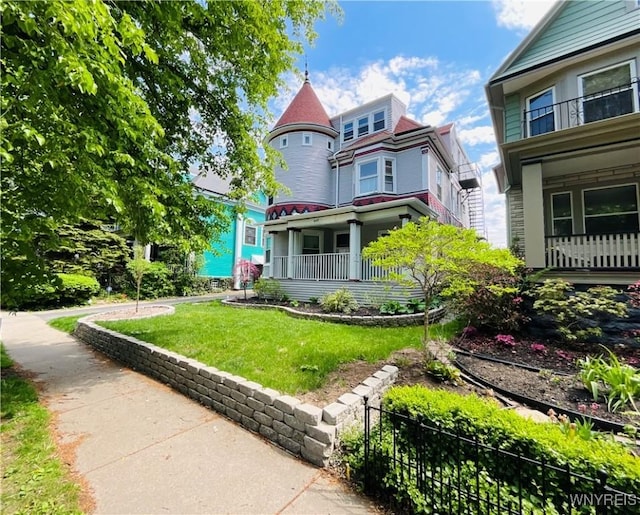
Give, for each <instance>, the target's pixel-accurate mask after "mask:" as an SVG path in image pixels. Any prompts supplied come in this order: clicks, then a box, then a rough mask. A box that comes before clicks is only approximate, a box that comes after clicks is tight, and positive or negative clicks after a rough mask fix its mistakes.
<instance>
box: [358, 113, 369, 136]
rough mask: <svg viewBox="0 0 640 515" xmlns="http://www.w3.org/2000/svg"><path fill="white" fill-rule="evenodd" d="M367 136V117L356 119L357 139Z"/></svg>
mask: <svg viewBox="0 0 640 515" xmlns="http://www.w3.org/2000/svg"><path fill="white" fill-rule="evenodd" d="M367 134H369V117H368V116H365V117H364V118H360V119H358V137H360V136H365V135H367Z"/></svg>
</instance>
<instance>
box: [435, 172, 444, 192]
mask: <svg viewBox="0 0 640 515" xmlns="http://www.w3.org/2000/svg"><path fill="white" fill-rule="evenodd" d="M442 173H443V172H442V170H441V169H440V167H438V168H436V196H437V197H438V200H442Z"/></svg>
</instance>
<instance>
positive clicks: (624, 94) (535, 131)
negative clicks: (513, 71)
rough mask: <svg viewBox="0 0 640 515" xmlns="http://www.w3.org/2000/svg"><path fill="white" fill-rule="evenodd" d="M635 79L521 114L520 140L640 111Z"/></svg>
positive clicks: (637, 80) (639, 98)
mask: <svg viewBox="0 0 640 515" xmlns="http://www.w3.org/2000/svg"><path fill="white" fill-rule="evenodd" d="M638 83H639V79H638V77H635V78H633V79H632V80H631V82H630V83H628V84H624V85H621V86H617V87H615V88H610V89H605V90H602V91H599V92H597V93H593V94H590V95H585V96H581V97H578V98H573V99H571V100H565V101H564V102H558V103H556V104H548V105H544V106H541V107H538V108H536V109H531V110H529V111H524V112H523V117H522V137H523V138H530V137H533V136H538V135H541V134H547V133H549V132H554V131H559V130H564V129H570V128H572V127H578V126H580V125H585V124H587V123H592V122H597V121H600V120H606V119H609V118H615V117H617V116H623V115H625V114H629V113H637V112H639V110H640V96H639V94H638V89H639V88H638Z"/></svg>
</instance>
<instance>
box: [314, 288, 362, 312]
mask: <svg viewBox="0 0 640 515" xmlns="http://www.w3.org/2000/svg"><path fill="white" fill-rule="evenodd" d="M320 306H321V307H322V311H324V312H325V313H344V314H345V315H348V314H349V313H353V312H354V311H358V309H359V307H360V306H359V305H358V302H357V301H356V299H355V297H354V296H353V293H351V292H350V291H349V290H347V289H346V288H340V289H339V290H336V291H334V292H333V293H327V294H326V295H324V296H323V297H322V299H321V300H320Z"/></svg>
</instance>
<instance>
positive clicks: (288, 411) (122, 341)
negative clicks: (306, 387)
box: [74, 317, 398, 466]
mask: <svg viewBox="0 0 640 515" xmlns="http://www.w3.org/2000/svg"><path fill="white" fill-rule="evenodd" d="M91 318H92V317H86V318H83V319H81V320H79V321H78V326H77V328H76V330H75V332H74V335H75V336H76V337H78V338H79V339H80V340H82V341H83V342H85V343H87V344H89V345H91V346H92V347H94V348H95V349H96V350H98V351H100V352H102V353H104V354H106V355H107V356H109V357H111V358H113V359H115V360H117V361H119V362H120V363H123V364H124V365H126V366H128V367H130V368H132V369H134V370H137V371H138V372H141V373H143V374H145V375H147V376H149V377H152V378H154V379H156V380H158V381H161V382H163V383H165V384H167V385H169V386H170V387H172V388H174V389H176V390H178V391H179V392H181V393H183V394H184V395H186V396H188V397H191V398H192V399H194V400H196V401H198V402H200V403H201V404H203V405H205V406H208V407H210V408H213V409H214V410H216V411H218V412H219V413H221V414H223V415H225V416H227V417H228V418H230V419H232V420H234V421H236V422H238V423H240V424H242V425H243V426H244V427H245V428H247V429H249V430H251V431H253V432H255V433H259V434H261V435H262V436H264V437H266V438H267V439H269V440H271V441H272V442H274V443H276V444H277V445H279V446H281V447H283V448H285V449H286V450H288V451H289V452H291V453H292V454H295V455H297V456H301V457H303V458H304V459H306V460H307V461H309V462H311V463H313V464H315V465H318V466H325V465H326V464H327V460H328V458H329V456H330V455H331V453H332V452H333V450H334V446H335V444H336V440H337V438H339V436H340V434H341V432H342V431H343V430H344V429H346V428H347V427H350V426H351V425H353V424H356V423H361V421H362V420H363V417H364V397H365V396H366V397H368V399H369V403H370V404H371V405H374V406H379V405H380V400H381V397H382V394H383V393H384V392H385V391H386V390H387V388H389V386H390V385H391V384H392V383H393V382H394V381H395V379H396V377H397V375H398V368H397V367H394V366H391V365H386V366H384V367H383V368H382V369H381V370H379V371H378V372H376V373H375V374H373V376H371V377H369V378H367V379H365V380H364V381H363V382H362V383H361V384H360V385H358V386H357V387H356V388H354V389H353V390H352V392H351V393H345V394H344V395H342V396H341V397H340V398H339V399H337V401H336V402H333V403H331V404H329V405H327V406H325V407H324V408H319V407H317V406H314V405H312V404H306V403H303V402H302V401H300V400H299V399H296V398H295V397H291V396H289V395H283V394H281V393H280V392H278V391H276V390H272V389H270V388H265V387H263V386H262V385H260V384H258V383H255V382H252V381H248V380H247V379H245V378H243V377H240V376H235V375H232V374H229V373H227V372H223V371H221V370H218V369H217V368H214V367H209V366H206V365H203V364H202V363H200V362H198V361H196V360H193V359H189V358H185V357H184V356H181V355H179V354H176V353H174V352H171V351H168V350H165V349H163V348H161V347H157V346H155V345H153V344H150V343H146V342H143V341H140V340H138V339H136V338H133V337H130V336H125V335H122V334H119V333H116V332H115V331H111V330H109V329H105V328H104V327H100V326H98V325H96V324H95V323H94V322H92V321H91Z"/></svg>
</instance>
